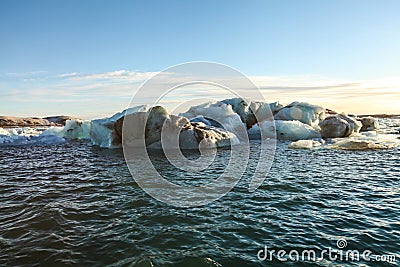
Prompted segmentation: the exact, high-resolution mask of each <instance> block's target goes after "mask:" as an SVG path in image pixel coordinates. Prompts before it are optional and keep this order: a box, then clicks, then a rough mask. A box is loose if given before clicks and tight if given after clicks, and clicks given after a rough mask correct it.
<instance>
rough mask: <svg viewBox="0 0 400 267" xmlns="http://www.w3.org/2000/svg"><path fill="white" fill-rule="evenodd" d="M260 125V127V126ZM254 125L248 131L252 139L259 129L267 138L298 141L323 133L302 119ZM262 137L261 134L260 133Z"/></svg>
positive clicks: (318, 136)
mask: <svg viewBox="0 0 400 267" xmlns="http://www.w3.org/2000/svg"><path fill="white" fill-rule="evenodd" d="M258 127H259V128H258ZM258 127H256V126H253V128H251V129H250V130H249V131H248V133H249V136H250V139H255V138H254V137H256V136H257V130H258V129H260V130H259V131H262V132H263V134H264V135H265V136H266V137H267V138H276V139H279V140H290V141H297V140H301V139H312V138H320V137H321V135H320V134H319V132H318V131H316V130H315V129H314V128H312V127H311V126H309V125H307V124H304V123H302V122H300V121H282V120H275V121H263V122H261V123H259V126H258ZM259 136H260V137H261V134H260V135H259Z"/></svg>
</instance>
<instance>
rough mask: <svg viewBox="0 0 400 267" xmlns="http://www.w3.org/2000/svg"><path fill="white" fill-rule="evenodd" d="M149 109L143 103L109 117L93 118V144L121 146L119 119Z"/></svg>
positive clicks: (112, 146) (91, 130) (91, 126)
mask: <svg viewBox="0 0 400 267" xmlns="http://www.w3.org/2000/svg"><path fill="white" fill-rule="evenodd" d="M148 109H149V107H148V106H147V105H141V106H137V107H132V108H129V109H126V110H124V111H122V112H118V113H116V114H114V115H113V116H111V117H109V118H103V119H97V120H92V121H91V125H90V133H89V134H90V139H91V141H92V144H93V145H97V146H100V147H108V148H114V147H120V143H121V140H120V138H119V135H118V134H117V132H116V127H115V123H116V122H117V120H118V119H120V118H122V117H123V116H125V115H129V114H133V113H136V112H145V111H147V110H148Z"/></svg>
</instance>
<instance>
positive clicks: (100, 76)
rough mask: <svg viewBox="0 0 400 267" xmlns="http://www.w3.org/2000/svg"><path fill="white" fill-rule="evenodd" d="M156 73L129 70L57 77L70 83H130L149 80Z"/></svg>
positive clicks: (69, 74) (66, 74)
mask: <svg viewBox="0 0 400 267" xmlns="http://www.w3.org/2000/svg"><path fill="white" fill-rule="evenodd" d="M157 73H158V72H139V71H129V70H116V71H110V72H103V73H92V74H80V73H76V72H73V73H65V74H61V75H60V76H59V77H61V78H68V79H70V80H72V81H82V80H125V81H130V82H142V81H145V80H146V79H149V78H151V77H152V76H154V75H155V74H157Z"/></svg>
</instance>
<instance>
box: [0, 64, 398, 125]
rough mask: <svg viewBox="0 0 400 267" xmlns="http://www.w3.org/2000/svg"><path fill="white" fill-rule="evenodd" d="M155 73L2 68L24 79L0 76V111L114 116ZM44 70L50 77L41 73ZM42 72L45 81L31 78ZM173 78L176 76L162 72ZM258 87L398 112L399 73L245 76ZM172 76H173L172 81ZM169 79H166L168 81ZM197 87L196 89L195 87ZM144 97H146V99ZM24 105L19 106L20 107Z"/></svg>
mask: <svg viewBox="0 0 400 267" xmlns="http://www.w3.org/2000/svg"><path fill="white" fill-rule="evenodd" d="M157 73H158V72H139V71H128V70H116V71H109V72H103V73H89V74H88V73H78V72H70V73H62V74H58V75H52V76H50V75H48V72H46V71H38V72H27V73H6V76H7V77H8V79H14V80H15V81H14V83H17V84H18V81H23V80H24V79H25V82H24V84H23V86H15V85H9V84H8V83H7V81H1V79H0V95H1V96H2V100H3V101H2V102H3V103H4V104H2V106H1V107H0V113H1V114H0V115H18V116H33V115H35V116H44V115H49V114H59V113H63V114H65V115H74V116H80V117H83V118H86V119H91V118H96V117H102V116H103V117H104V116H109V115H112V113H113V112H117V111H120V110H122V109H124V108H126V107H127V106H128V104H129V102H130V99H131V98H132V96H133V95H134V93H135V92H136V91H137V89H138V88H139V87H140V85H141V84H142V83H143V82H145V81H146V80H147V79H149V78H151V77H153V76H154V75H156V74H157ZM46 75H48V77H43V76H46ZM36 76H40V77H42V78H43V80H35V82H34V81H32V85H31V84H30V83H29V81H26V79H27V78H32V79H35V77H36ZM165 77H166V78H167V80H168V78H170V79H171V81H173V82H174V83H175V82H177V80H176V79H178V80H179V77H178V78H176V77H173V75H169V74H168V73H165ZM249 78H250V80H251V81H253V83H254V84H256V85H257V86H258V87H259V90H260V91H261V92H262V94H263V95H264V98H265V99H266V101H267V102H274V101H280V102H282V103H290V102H292V101H306V102H310V103H313V104H317V105H321V106H323V107H326V108H330V109H334V110H336V111H339V112H342V111H344V112H347V113H356V114H357V113H358V114H361V113H362V114H366V113H369V114H373V113H392V114H395V113H397V114H399V113H400V107H399V105H398V102H399V100H400V78H398V77H387V78H383V79H376V80H372V79H371V80H342V79H332V78H330V77H323V76H316V75H308V74H307V75H286V76H249ZM174 79H175V80H174ZM167 85H168V84H166V86H167ZM195 90H197V92H196V93H194V91H195ZM199 94H200V95H201V94H203V95H205V96H212V97H214V98H216V99H223V98H225V97H232V96H229V95H227V92H226V91H224V90H222V89H221V88H211V89H210V88H205V87H201V86H200V87H197V88H194V87H191V88H186V89H185V88H184V89H183V90H181V91H180V92H178V93H176V94H175V95H171V96H169V97H167V98H166V99H165V101H164V103H165V104H166V105H167V106H169V107H173V106H174V105H178V104H180V103H181V102H182V101H187V100H190V98H191V97H192V96H198V95H199ZM144 101H145V100H144ZM22 107H23V108H22Z"/></svg>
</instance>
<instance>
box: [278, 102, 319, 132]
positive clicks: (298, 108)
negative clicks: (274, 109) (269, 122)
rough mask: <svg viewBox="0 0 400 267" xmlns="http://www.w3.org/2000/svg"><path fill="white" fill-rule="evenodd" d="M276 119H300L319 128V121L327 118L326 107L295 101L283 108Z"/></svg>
mask: <svg viewBox="0 0 400 267" xmlns="http://www.w3.org/2000/svg"><path fill="white" fill-rule="evenodd" d="M275 119H276V120H285V121H300V122H302V123H305V124H308V125H310V126H312V127H313V128H315V129H319V126H318V124H319V122H320V121H322V120H324V119H325V109H324V108H323V107H320V106H315V105H311V104H309V103H305V102H297V101H296V102H293V103H291V104H290V105H288V106H286V107H284V108H283V109H281V110H280V111H279V112H278V113H277V114H276V115H275Z"/></svg>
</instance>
